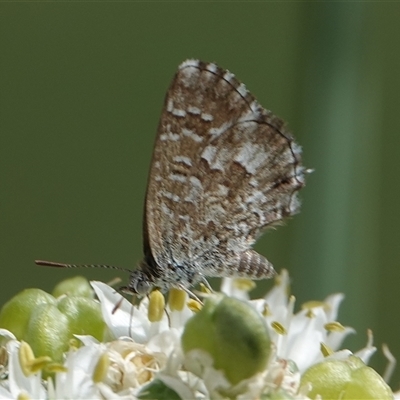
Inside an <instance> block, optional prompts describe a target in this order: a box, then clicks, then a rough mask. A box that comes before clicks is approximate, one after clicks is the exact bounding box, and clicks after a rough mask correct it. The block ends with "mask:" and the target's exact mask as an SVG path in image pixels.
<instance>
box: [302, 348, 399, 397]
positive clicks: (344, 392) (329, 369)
mask: <svg viewBox="0 0 400 400" xmlns="http://www.w3.org/2000/svg"><path fill="white" fill-rule="evenodd" d="M307 383H311V385H312V389H311V391H310V393H309V394H308V397H310V398H311V399H314V398H315V397H316V396H317V395H320V396H321V397H322V399H329V400H332V399H343V400H344V399H346V400H353V399H354V400H358V399H380V400H385V399H393V394H392V391H391V390H390V388H389V386H388V385H387V384H386V383H385V382H384V380H383V379H382V377H381V376H380V375H378V373H376V372H375V371H374V370H373V369H372V368H370V367H368V366H366V365H365V364H364V363H363V362H362V361H361V360H360V359H359V358H358V357H355V356H351V357H349V358H348V359H346V360H326V361H324V362H321V363H318V364H315V365H313V366H311V367H310V368H309V369H308V370H307V371H306V372H305V373H304V374H303V376H302V378H301V384H302V385H305V384H307Z"/></svg>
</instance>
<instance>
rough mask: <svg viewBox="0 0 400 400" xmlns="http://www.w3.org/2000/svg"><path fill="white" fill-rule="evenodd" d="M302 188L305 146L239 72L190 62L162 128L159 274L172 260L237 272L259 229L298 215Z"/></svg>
mask: <svg viewBox="0 0 400 400" xmlns="http://www.w3.org/2000/svg"><path fill="white" fill-rule="evenodd" d="M303 185H304V180H303V168H302V166H301V160H300V149H299V147H298V146H297V145H296V144H295V143H294V142H293V139H292V137H291V136H290V134H288V133H286V132H285V130H284V127H283V122H282V121H281V120H280V119H278V118H277V117H275V116H273V115H272V114H271V113H270V112H269V111H267V110H265V109H263V108H262V107H261V106H260V105H259V104H258V103H257V101H256V100H255V99H254V97H253V96H252V95H251V94H250V93H249V92H248V91H247V90H246V88H245V86H244V85H243V84H241V83H240V82H239V81H238V80H237V79H236V78H235V77H234V76H233V74H231V73H230V72H228V71H226V70H223V69H221V68H219V67H217V66H216V65H215V64H207V63H203V62H200V61H196V60H189V61H186V62H184V63H183V64H181V66H180V67H179V70H178V72H177V74H176V75H175V77H174V79H173V81H172V84H171V86H170V88H169V90H168V92H167V95H166V99H165V104H164V109H163V111H162V115H161V120H160V124H159V128H158V134H157V139H156V143H155V148H154V154H153V161H152V165H151V170H150V176H149V183H148V189H147V195H146V204H145V219H144V236H145V237H144V243H145V253H146V254H147V255H149V254H151V256H152V257H153V258H154V261H155V266H154V268H158V269H159V271H163V270H164V271H165V270H167V269H168V266H171V265H172V266H179V267H182V268H186V269H188V270H189V271H190V270H192V271H193V272H194V273H197V274H201V275H206V276H217V275H218V276H221V275H222V276H223V275H234V273H232V270H230V271H229V269H234V268H236V267H237V263H238V258H240V255H241V254H242V253H244V252H245V251H246V250H248V249H249V248H250V247H251V245H252V244H253V243H254V241H255V240H256V239H257V237H258V235H259V234H260V232H261V231H262V230H263V229H264V228H265V227H267V226H268V225H271V224H273V223H277V222H279V221H280V220H282V218H283V217H285V216H289V215H292V214H294V213H296V212H297V211H298V208H299V204H298V201H297V197H296V192H297V191H298V190H299V189H300V188H301V187H302V186H303ZM224 271H229V273H225V274H224ZM154 272H155V271H154Z"/></svg>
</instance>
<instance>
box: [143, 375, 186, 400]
mask: <svg viewBox="0 0 400 400" xmlns="http://www.w3.org/2000/svg"><path fill="white" fill-rule="evenodd" d="M137 397H138V399H140V400H146V399H149V400H154V399H157V400H181V398H180V397H179V395H178V394H177V393H176V392H175V391H174V390H172V389H171V388H170V387H169V386H167V385H166V384H165V383H164V382H162V381H161V380H160V379H154V380H153V381H152V382H150V383H149V384H148V385H146V386H145V387H144V388H142V390H141V391H140V392H139V394H138V396H137Z"/></svg>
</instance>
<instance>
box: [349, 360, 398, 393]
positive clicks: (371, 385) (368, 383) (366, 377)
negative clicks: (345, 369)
mask: <svg viewBox="0 0 400 400" xmlns="http://www.w3.org/2000/svg"><path fill="white" fill-rule="evenodd" d="M350 399H380V400H385V399H393V393H392V391H391V389H390V387H389V386H388V385H387V384H386V382H385V381H384V380H383V378H382V377H381V376H380V375H379V374H378V373H377V372H376V371H375V370H373V369H372V368H370V367H367V366H364V367H363V368H359V369H357V370H355V371H353V373H352V375H351V381H350V382H349V384H348V385H347V387H346V392H345V394H344V396H343V400H350Z"/></svg>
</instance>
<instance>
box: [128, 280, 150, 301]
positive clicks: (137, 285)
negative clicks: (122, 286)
mask: <svg viewBox="0 0 400 400" xmlns="http://www.w3.org/2000/svg"><path fill="white" fill-rule="evenodd" d="M130 286H131V288H132V289H133V291H134V292H135V293H136V294H138V295H139V296H144V295H146V294H147V293H149V292H150V289H151V287H152V285H151V283H150V282H149V281H148V280H147V279H146V277H145V276H138V277H137V279H135V280H132V277H131V285H130Z"/></svg>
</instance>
